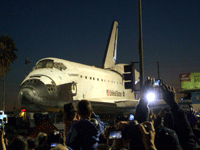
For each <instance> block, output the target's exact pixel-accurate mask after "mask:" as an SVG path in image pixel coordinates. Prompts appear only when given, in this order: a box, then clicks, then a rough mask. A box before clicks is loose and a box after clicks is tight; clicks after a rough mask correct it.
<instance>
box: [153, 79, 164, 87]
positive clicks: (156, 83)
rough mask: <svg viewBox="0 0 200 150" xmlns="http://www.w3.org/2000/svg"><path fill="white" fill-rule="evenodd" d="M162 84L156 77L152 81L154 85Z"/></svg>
mask: <svg viewBox="0 0 200 150" xmlns="http://www.w3.org/2000/svg"><path fill="white" fill-rule="evenodd" d="M161 84H162V81H161V80H160V79H156V80H155V82H154V86H159V85H161Z"/></svg>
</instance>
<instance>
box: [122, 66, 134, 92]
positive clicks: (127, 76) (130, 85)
mask: <svg viewBox="0 0 200 150" xmlns="http://www.w3.org/2000/svg"><path fill="white" fill-rule="evenodd" d="M124 86H125V89H132V90H134V89H135V66H134V64H132V65H126V66H124Z"/></svg>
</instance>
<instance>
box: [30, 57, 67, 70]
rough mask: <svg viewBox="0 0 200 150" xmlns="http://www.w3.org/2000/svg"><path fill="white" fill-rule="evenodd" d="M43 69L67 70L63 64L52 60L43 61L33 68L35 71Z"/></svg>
mask: <svg viewBox="0 0 200 150" xmlns="http://www.w3.org/2000/svg"><path fill="white" fill-rule="evenodd" d="M42 68H56V69H59V70H61V71H62V70H65V69H67V67H66V66H65V65H64V64H63V63H58V62H54V61H53V60H51V59H46V60H41V61H40V62H38V63H37V64H36V65H35V66H34V67H33V70H35V69H42Z"/></svg>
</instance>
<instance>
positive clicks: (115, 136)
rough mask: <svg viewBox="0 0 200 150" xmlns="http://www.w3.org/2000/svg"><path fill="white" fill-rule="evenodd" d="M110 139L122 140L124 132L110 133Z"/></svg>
mask: <svg viewBox="0 0 200 150" xmlns="http://www.w3.org/2000/svg"><path fill="white" fill-rule="evenodd" d="M108 138H109V139H111V140H112V139H121V138H122V131H119V130H114V131H110V132H109V137H108Z"/></svg>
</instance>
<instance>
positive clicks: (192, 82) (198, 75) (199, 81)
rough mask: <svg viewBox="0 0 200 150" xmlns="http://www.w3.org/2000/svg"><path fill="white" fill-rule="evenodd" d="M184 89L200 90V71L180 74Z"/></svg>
mask: <svg viewBox="0 0 200 150" xmlns="http://www.w3.org/2000/svg"><path fill="white" fill-rule="evenodd" d="M180 81H181V89H182V90H200V72H195V73H183V74H180Z"/></svg>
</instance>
